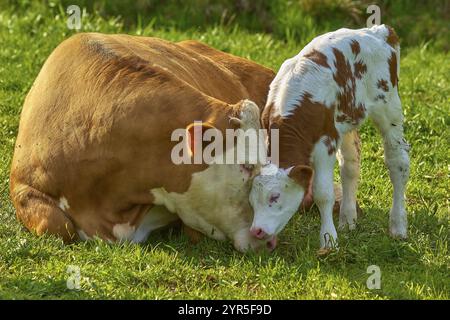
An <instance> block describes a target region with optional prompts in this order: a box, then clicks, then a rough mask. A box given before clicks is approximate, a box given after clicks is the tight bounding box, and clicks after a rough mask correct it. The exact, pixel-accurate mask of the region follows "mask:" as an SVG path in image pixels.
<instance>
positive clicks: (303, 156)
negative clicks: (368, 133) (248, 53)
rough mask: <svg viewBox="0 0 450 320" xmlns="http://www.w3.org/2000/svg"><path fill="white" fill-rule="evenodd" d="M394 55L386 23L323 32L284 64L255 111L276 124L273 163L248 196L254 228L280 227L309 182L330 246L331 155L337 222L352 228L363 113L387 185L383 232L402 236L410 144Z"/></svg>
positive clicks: (265, 232) (263, 231)
mask: <svg viewBox="0 0 450 320" xmlns="http://www.w3.org/2000/svg"><path fill="white" fill-rule="evenodd" d="M399 61H400V47H399V43H398V38H397V36H396V34H395V32H394V31H393V30H392V29H391V28H390V27H388V26H385V25H381V26H374V27H372V28H365V29H360V30H350V29H339V30H337V31H335V32H330V33H327V34H324V35H322V36H319V37H317V38H315V39H313V40H312V41H311V42H310V43H309V44H308V45H307V46H306V47H305V48H304V49H303V50H302V51H301V52H300V53H299V54H298V55H297V56H295V57H293V58H291V59H288V60H286V61H285V62H284V63H283V65H282V66H281V68H280V70H279V72H278V74H277V75H276V77H275V79H274V80H273V82H272V83H271V86H270V92H269V95H268V100H267V103H266V107H265V109H264V112H263V115H262V118H263V125H264V126H265V127H266V128H268V129H270V130H273V129H279V168H266V169H265V170H264V171H265V172H264V171H263V174H262V175H260V176H258V177H256V178H255V179H254V182H253V187H252V192H251V195H250V202H251V204H252V206H253V208H254V210H255V217H254V221H253V225H252V233H253V234H254V235H256V236H257V237H258V238H264V237H266V236H273V235H274V234H276V233H278V232H280V231H281V229H282V228H283V227H284V226H285V225H286V223H287V222H288V220H289V219H290V218H291V217H292V215H293V214H294V213H295V212H296V210H297V208H298V206H299V204H300V202H301V201H302V199H303V197H304V195H305V192H306V190H308V188H309V186H310V183H311V181H312V186H313V187H312V189H313V197H314V201H315V203H316V204H317V206H318V207H319V210H320V215H321V224H322V226H321V230H320V243H321V247H322V248H330V247H334V246H336V245H337V242H336V241H337V233H336V229H335V226H334V223H333V218H332V209H333V204H334V192H333V168H334V165H335V159H336V155H339V157H338V158H339V164H340V168H341V180H342V188H343V200H342V203H341V208H340V217H339V226H340V227H341V228H343V227H345V226H347V225H348V226H349V228H350V229H353V228H354V227H355V224H356V191H357V185H358V177H359V153H358V149H359V146H358V144H359V140H358V138H356V136H355V135H356V130H357V128H358V127H359V126H360V125H361V124H362V123H363V121H364V120H365V119H366V118H367V117H369V118H371V119H372V120H373V122H374V123H375V125H376V127H377V128H378V129H379V131H380V133H381V135H382V136H383V139H384V152H385V163H386V165H387V167H388V169H389V173H390V178H391V182H392V184H393V187H394V195H393V205H392V209H391V212H390V233H391V235H392V236H394V237H400V238H406V237H407V217H406V210H405V200H404V192H405V186H406V183H407V180H408V176H409V157H408V150H409V145H408V144H407V143H406V141H405V139H404V137H403V114H402V107H401V102H400V97H399V94H398V74H399ZM271 143H276V141H271Z"/></svg>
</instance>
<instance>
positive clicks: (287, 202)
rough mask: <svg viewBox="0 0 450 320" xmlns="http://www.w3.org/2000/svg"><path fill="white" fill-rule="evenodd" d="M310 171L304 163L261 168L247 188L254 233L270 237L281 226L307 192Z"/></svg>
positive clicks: (264, 237) (282, 226) (283, 225)
mask: <svg viewBox="0 0 450 320" xmlns="http://www.w3.org/2000/svg"><path fill="white" fill-rule="evenodd" d="M312 174H313V170H312V169H311V167H308V166H304V165H297V166H294V167H291V168H288V169H281V168H278V167H276V166H275V165H273V164H269V165H266V166H265V167H264V168H263V169H262V170H261V174H260V175H258V176H256V177H255V178H254V179H253V185H252V190H251V192H250V204H251V205H252V207H253V210H254V218H253V223H252V226H251V229H250V232H251V233H252V235H253V236H254V237H256V238H258V239H270V238H271V237H273V236H274V235H276V234H278V233H279V232H280V231H281V230H283V228H284V227H285V226H286V224H287V223H288V221H289V219H290V218H291V217H292V216H293V215H294V213H295V212H297V210H298V208H299V206H300V204H301V202H302V200H303V197H304V196H305V193H306V192H308V189H309V185H310V183H311V178H312Z"/></svg>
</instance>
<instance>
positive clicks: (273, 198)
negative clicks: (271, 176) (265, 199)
mask: <svg viewBox="0 0 450 320" xmlns="http://www.w3.org/2000/svg"><path fill="white" fill-rule="evenodd" d="M279 198H280V194H279V193H272V194H271V195H270V199H269V203H274V202H277V201H278V199H279Z"/></svg>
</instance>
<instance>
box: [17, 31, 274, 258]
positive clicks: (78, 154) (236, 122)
mask: <svg viewBox="0 0 450 320" xmlns="http://www.w3.org/2000/svg"><path fill="white" fill-rule="evenodd" d="M273 77H274V73H273V72H272V71H271V70H270V69H267V68H265V67H262V66H260V65H258V64H256V63H253V62H250V61H248V60H246V59H242V58H238V57H235V56H232V55H229V54H226V53H223V52H220V51H217V50H214V49H212V48H210V47H208V46H206V45H204V44H202V43H199V42H196V41H186V42H180V43H170V42H167V41H163V40H160V39H156V38H147V37H134V36H126V35H102V34H95V33H91V34H78V35H75V36H73V37H71V38H70V39H68V40H66V41H64V42H63V43H62V44H61V45H59V46H58V47H57V48H56V49H55V50H54V52H53V53H52V54H51V55H50V57H49V58H48V60H47V61H46V63H45V64H44V66H43V68H42V70H41V71H40V73H39V75H38V77H37V79H36V81H35V82H34V84H33V86H32V88H31V90H30V92H29V94H28V95H27V97H26V100H25V103H24V106H23V110H22V114H21V120H20V126H19V134H18V137H17V141H16V146H15V151H14V157H13V161H12V168H11V179H10V189H11V197H12V201H13V204H14V206H15V208H16V212H17V217H18V218H19V219H20V220H21V221H22V223H23V224H24V225H25V226H26V227H27V228H28V229H29V230H31V231H32V232H35V233H36V234H38V235H41V234H44V233H48V234H53V235H57V236H60V237H62V238H63V239H64V241H65V242H70V241H74V240H77V239H89V238H92V237H94V236H97V237H100V238H102V239H107V240H110V241H116V240H131V241H135V242H142V241H145V239H146V238H147V236H148V234H149V232H150V231H152V230H154V229H157V228H160V227H162V226H165V225H167V224H169V223H171V222H172V221H174V220H177V219H178V218H179V217H180V218H181V219H182V220H183V222H184V223H185V224H186V225H188V226H189V227H191V228H193V229H195V230H198V231H200V232H202V233H204V234H206V235H208V236H210V237H213V238H216V239H225V238H229V239H232V240H233V241H234V245H235V247H236V248H237V249H238V250H241V251H244V250H246V249H248V248H256V247H258V246H260V245H261V244H264V245H265V244H266V242H267V243H268V245H269V246H270V247H273V246H274V238H270V239H267V240H265V241H260V240H257V239H255V238H254V237H252V236H251V235H250V233H249V230H250V225H251V222H252V218H253V214H252V211H251V207H250V205H249V203H248V195H249V192H250V186H251V178H252V177H253V176H254V175H255V174H257V173H258V166H254V167H253V169H252V168H250V167H248V166H242V165H239V164H236V165H210V166H208V165H206V164H192V165H176V164H174V163H173V162H172V160H171V157H170V156H171V151H172V149H173V147H174V146H175V145H176V144H177V141H171V134H172V132H173V131H174V130H176V129H179V128H190V127H191V125H192V123H193V122H194V121H196V120H198V121H202V122H203V123H205V124H208V127H212V128H216V129H217V130H219V131H221V132H225V130H226V129H236V128H239V127H240V128H242V129H259V126H260V114H259V110H258V107H257V106H256V105H255V104H254V103H252V102H250V101H246V100H244V101H243V99H247V98H249V99H252V100H253V101H255V102H256V103H257V104H259V105H261V106H262V105H264V104H265V99H266V96H267V91H268V88H269V84H270V82H271V81H272V79H273ZM230 120H231V121H230ZM227 151H228V150H226V151H225V152H227ZM233 152H234V151H233ZM158 204H159V205H164V206H166V207H167V208H168V209H169V210H170V211H171V212H169V211H167V210H164V209H162V208H161V207H155V205H158Z"/></svg>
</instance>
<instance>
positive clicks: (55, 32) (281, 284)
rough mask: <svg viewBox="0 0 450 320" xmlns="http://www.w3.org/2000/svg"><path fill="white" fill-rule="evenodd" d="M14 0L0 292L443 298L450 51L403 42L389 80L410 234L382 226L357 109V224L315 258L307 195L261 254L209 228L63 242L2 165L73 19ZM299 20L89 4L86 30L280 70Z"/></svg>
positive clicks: (372, 136)
mask: <svg viewBox="0 0 450 320" xmlns="http://www.w3.org/2000/svg"><path fill="white" fill-rule="evenodd" d="M19 2H20V3H21V5H22V7H20V8H22V10H16V11H14V12H13V11H12V10H5V11H1V12H0V44H1V45H0V125H1V130H0V141H1V144H0V157H1V165H0V201H1V203H0V205H1V206H0V298H7V299H11V298H33V299H35V298H38V299H39V298H49V299H60V298H75V299H91V298H95V299H99V298H131V299H134V298H138V299H147V298H149V299H176V298H188V299H190V298H202V299H211V298H231V299H235V298H247V299H254V298H263V299H283V298H287V299H449V296H450V259H449V251H448V242H449V234H450V228H449V207H450V202H449V198H450V197H449V196H450V194H449V178H450V164H449V161H448V160H449V140H450V132H449V129H448V128H449V125H450V118H449V114H450V99H449V97H450V83H449V74H450V62H449V56H448V54H447V53H445V51H444V50H442V48H441V47H439V46H434V43H433V42H431V43H428V44H426V45H420V41H419V42H418V43H416V44H412V45H409V46H405V50H403V51H402V60H401V75H400V77H401V82H400V93H401V97H402V101H403V106H404V112H405V116H406V128H405V130H406V138H407V139H408V140H409V142H410V143H411V145H412V150H411V154H410V156H411V179H410V182H409V185H408V192H407V198H408V199H407V205H408V211H409V223H410V229H409V232H410V237H409V240H407V241H396V240H393V239H391V238H390V237H389V236H388V232H387V227H388V216H387V213H388V210H389V206H390V203H391V192H392V188H391V185H390V183H389V178H388V174H387V171H386V169H385V167H384V164H383V150H382V143H381V139H380V137H379V136H378V134H377V133H376V132H375V130H374V129H373V127H372V126H371V125H370V123H367V124H366V125H364V126H363V128H362V129H361V135H362V138H363V159H362V179H361V186H360V189H359V192H358V197H359V201H360V205H361V206H362V208H363V210H364V215H363V216H362V217H361V219H360V220H359V225H358V228H357V230H356V231H353V232H341V233H340V234H339V236H340V239H339V240H340V247H341V248H340V250H339V251H338V252H336V253H333V254H331V255H329V256H327V257H325V258H318V257H317V255H316V251H317V249H318V246H319V239H318V235H319V228H320V221H319V216H318V212H317V210H316V209H313V210H312V211H310V212H307V213H305V214H302V215H297V216H296V217H295V218H294V219H293V220H292V221H291V222H290V223H289V225H288V227H287V228H286V229H285V230H284V231H283V232H282V233H281V235H280V245H279V247H278V248H277V249H276V251H275V252H274V253H272V254H268V253H262V254H255V253H250V254H245V255H242V254H239V253H238V252H236V251H234V250H233V248H232V246H231V244H230V243H219V242H216V241H214V240H210V239H205V240H203V241H202V242H200V243H199V244H198V245H196V246H193V245H192V244H190V243H189V241H188V240H187V238H186V237H185V236H184V235H182V234H181V233H180V232H179V231H177V230H168V231H167V230H166V231H161V232H158V233H155V234H153V235H151V237H150V239H149V240H148V242H147V243H146V244H144V245H131V244H121V245H118V244H116V245H110V244H106V243H103V242H89V243H77V244H74V245H70V246H65V245H63V244H62V242H61V241H60V240H59V239H56V238H53V237H41V238H37V237H35V236H33V235H32V234H30V233H29V232H27V231H25V230H24V229H23V228H22V226H21V225H20V224H19V223H18V222H17V220H16V218H15V213H14V209H13V207H12V205H11V203H10V200H9V195H8V183H9V181H8V175H9V166H10V161H11V156H12V152H13V146H14V141H15V137H16V135H17V128H18V121H19V116H20V110H21V107H22V104H23V100H24V97H25V95H26V93H27V92H28V90H29V88H30V86H31V84H32V83H33V81H34V79H35V77H36V75H37V73H38V72H39V69H40V67H41V66H42V64H43V62H44V61H45V59H46V57H47V56H48V54H49V53H50V52H51V51H52V50H53V48H55V47H56V46H57V45H58V43H60V42H61V41H62V40H63V39H65V38H67V37H68V36H70V34H72V33H73V32H72V31H70V30H68V29H67V28H66V25H65V18H64V10H63V9H61V8H58V5H54V4H53V8H51V9H46V8H45V6H44V5H36V6H34V5H31V4H30V3H31V2H29V1H19ZM24 7H26V8H27V9H23V8H24ZM311 19H312V18H311ZM399 19H400V18H399ZM294 20H295V19H294ZM400 20H401V19H400ZM309 21H310V22H307V23H306V24H305V25H304V32H302V35H301V37H298V36H292V37H289V36H287V37H284V36H280V35H277V34H276V33H275V32H274V33H262V31H261V30H260V31H258V30H252V29H251V28H244V27H238V26H237V25H238V24H229V25H221V24H219V25H217V24H211V25H205V26H203V27H202V28H191V27H181V26H177V25H173V26H170V25H165V26H164V27H158V24H156V23H151V24H147V23H140V24H139V23H138V24H136V25H131V26H127V25H126V24H125V25H124V24H123V23H122V20H121V19H117V18H112V17H106V18H102V17H101V16H100V15H98V14H90V15H89V16H88V17H86V18H85V20H84V26H85V28H84V31H102V32H110V33H112V32H127V33H130V34H141V35H147V36H158V37H163V38H166V39H170V40H181V39H187V38H194V39H198V40H201V41H204V42H206V43H208V44H210V45H212V46H214V47H217V48H219V49H222V50H225V51H227V52H231V53H234V54H237V55H241V56H244V57H247V58H250V59H253V60H255V61H257V62H259V63H261V64H264V65H266V66H268V67H271V68H273V69H274V70H277V69H278V68H279V66H280V64H281V63H282V62H283V60H285V59H286V58H288V57H290V56H292V55H294V54H296V53H297V52H298V51H299V50H300V49H301V48H302V46H303V45H304V44H305V43H307V41H309V40H310V39H311V38H312V37H313V36H314V35H316V34H317V32H318V31H317V30H316V29H315V27H314V26H313V24H312V23H311V21H312V20H309ZM308 23H309V25H308ZM321 28H323V25H322V26H321ZM286 30H289V29H286ZM294 33H295V32H291V31H286V34H287V35H289V34H294ZM69 265H76V266H79V267H80V271H81V276H82V277H83V278H82V281H81V290H78V291H77V290H69V289H67V286H66V281H67V279H68V277H69V274H68V273H67V268H68V266H69ZM370 265H378V266H379V267H380V269H381V272H382V275H381V289H380V290H369V289H367V287H366V280H367V278H368V276H369V274H367V273H366V270H367V267H368V266H370Z"/></svg>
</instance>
